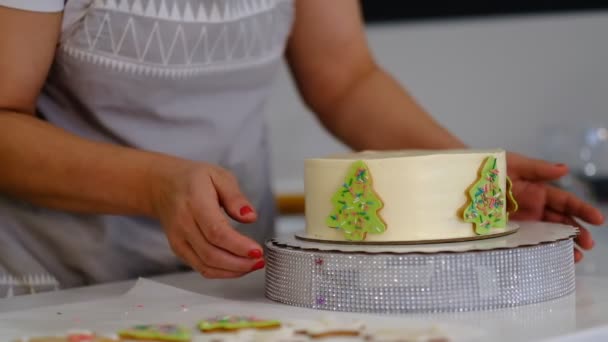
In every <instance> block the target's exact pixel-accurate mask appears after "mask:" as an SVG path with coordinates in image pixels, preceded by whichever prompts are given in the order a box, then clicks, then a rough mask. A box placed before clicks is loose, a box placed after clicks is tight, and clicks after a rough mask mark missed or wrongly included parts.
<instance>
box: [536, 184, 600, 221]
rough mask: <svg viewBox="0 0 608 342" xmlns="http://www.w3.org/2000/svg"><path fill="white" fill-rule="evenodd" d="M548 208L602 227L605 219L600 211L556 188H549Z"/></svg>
mask: <svg viewBox="0 0 608 342" xmlns="http://www.w3.org/2000/svg"><path fill="white" fill-rule="evenodd" d="M547 206H548V207H549V208H551V210H553V211H555V212H557V213H559V214H562V215H566V216H571V217H578V218H580V219H582V220H584V221H585V222H589V223H591V224H595V225H600V224H602V223H603V222H604V217H603V215H602V213H601V212H600V211H599V210H598V209H596V208H594V207H593V206H592V205H590V204H588V203H585V202H584V201H582V200H581V199H580V198H578V197H576V196H574V195H573V194H571V193H569V192H567V191H565V190H562V189H559V188H556V187H554V186H547Z"/></svg>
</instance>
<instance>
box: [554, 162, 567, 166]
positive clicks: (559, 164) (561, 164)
mask: <svg viewBox="0 0 608 342" xmlns="http://www.w3.org/2000/svg"><path fill="white" fill-rule="evenodd" d="M555 166H557V167H566V164H563V163H558V164H555Z"/></svg>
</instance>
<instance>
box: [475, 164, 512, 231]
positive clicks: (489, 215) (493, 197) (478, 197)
mask: <svg viewBox="0 0 608 342" xmlns="http://www.w3.org/2000/svg"><path fill="white" fill-rule="evenodd" d="M468 196H469V203H468V204H467V207H466V208H465V210H464V213H463V218H464V221H465V222H469V223H473V225H474V226H475V233H476V234H478V235H484V234H488V233H489V232H490V229H492V228H504V227H505V226H506V224H507V215H506V212H505V203H506V195H505V193H504V192H503V191H502V189H501V187H500V183H499V171H498V168H497V167H496V158H494V157H492V156H490V157H488V158H487V159H486V160H485V162H484V164H483V166H482V169H481V172H480V176H479V178H478V179H477V181H476V182H475V184H473V186H472V187H471V188H470V190H469V191H468ZM509 199H510V200H511V201H512V202H514V199H513V198H512V196H510V198H509Z"/></svg>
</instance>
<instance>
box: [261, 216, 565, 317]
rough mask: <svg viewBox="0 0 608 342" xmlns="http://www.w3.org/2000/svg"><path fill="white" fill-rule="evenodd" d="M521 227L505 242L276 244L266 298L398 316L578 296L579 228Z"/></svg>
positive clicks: (269, 250) (271, 246) (271, 247)
mask: <svg viewBox="0 0 608 342" xmlns="http://www.w3.org/2000/svg"><path fill="white" fill-rule="evenodd" d="M519 226H520V228H519V231H518V232H516V233H515V234H512V235H509V236H505V237H499V238H494V239H488V240H481V241H471V242H460V243H451V244H436V245H428V244H427V245H420V246H415V245H408V246H348V245H339V244H336V245H332V244H327V243H312V242H305V241H301V240H297V239H295V238H294V237H288V238H275V239H272V240H269V241H267V242H266V245H265V248H266V260H267V268H266V296H267V297H268V298H269V299H271V300H274V301H277V302H280V303H284V304H288V305H293V306H299V307H307V308H313V309H321V310H333V311H348V312H366V313H392V314H394V313H412V312H454V311H474V310H489V309H497V308H504V307H513V306H518V305H525V304H531V303H537V302H542V301H547V300H551V299H555V298H559V297H562V296H565V295H567V294H570V293H572V292H573V291H574V288H575V279H574V259H573V254H572V253H573V252H572V249H573V246H574V242H573V238H574V237H575V236H576V233H577V229H576V228H574V227H570V226H565V225H560V224H549V223H530V222H520V223H519Z"/></svg>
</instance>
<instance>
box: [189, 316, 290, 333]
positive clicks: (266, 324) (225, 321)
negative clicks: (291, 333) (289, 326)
mask: <svg viewBox="0 0 608 342" xmlns="http://www.w3.org/2000/svg"><path fill="white" fill-rule="evenodd" d="M280 327H281V322H280V321H278V320H269V319H262V318H258V317H255V316H240V315H227V316H217V317H213V318H210V319H206V320H202V321H200V322H199V323H198V328H199V330H200V331H201V332H203V333H214V332H233V331H237V330H242V329H278V328H280Z"/></svg>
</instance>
